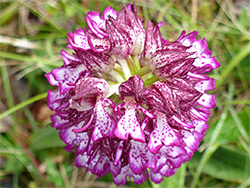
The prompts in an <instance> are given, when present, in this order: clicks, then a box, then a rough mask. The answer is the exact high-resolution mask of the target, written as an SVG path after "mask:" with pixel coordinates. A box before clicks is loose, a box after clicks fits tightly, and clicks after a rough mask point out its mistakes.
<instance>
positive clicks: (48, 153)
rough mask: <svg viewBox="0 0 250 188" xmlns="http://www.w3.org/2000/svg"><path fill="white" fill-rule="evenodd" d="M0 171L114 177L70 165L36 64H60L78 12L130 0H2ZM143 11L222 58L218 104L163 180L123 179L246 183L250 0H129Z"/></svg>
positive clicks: (79, 22)
mask: <svg viewBox="0 0 250 188" xmlns="http://www.w3.org/2000/svg"><path fill="white" fill-rule="evenodd" d="M0 3H1V5H0V24H1V30H0V47H1V52H0V96H1V98H0V99H1V100H0V113H1V114H0V131H1V135H0V181H1V186H2V187H30V188H36V187H53V186H54V187H115V185H114V184H113V183H112V176H111V174H108V175H107V176H105V177H102V178H100V179H99V180H96V177H95V176H93V175H91V174H90V173H88V172H85V171H84V169H77V168H75V167H74V154H72V153H67V152H65V151H64V149H63V146H64V143H63V142H62V141H61V140H60V139H59V136H58V131H56V130H55V129H53V128H50V119H49V117H50V115H51V114H52V112H51V111H50V110H49V109H48V108H47V105H46V99H45V97H46V91H47V90H48V89H52V87H51V86H50V85H49V84H48V82H47V80H46V79H45V78H44V76H43V75H44V74H45V73H47V72H49V71H51V70H52V69H53V68H55V67H59V66H60V65H61V64H62V60H61V58H60V50H61V49H65V47H66V45H67V36H66V33H67V32H69V31H73V30H75V29H78V28H80V27H83V26H86V22H85V19H84V17H85V15H86V14H87V12H88V11H91V10H94V11H99V12H103V10H104V9H105V8H106V7H107V6H112V7H113V8H114V9H116V10H118V11H119V10H121V8H122V6H123V5H122V4H123V3H125V4H126V3H133V1H119V0H118V1H117V0H116V1H110V0H107V1H98V0H94V1H84V0H82V1H81V0H77V1H71V0H54V1H52V0H44V1H35V0H17V1H16V0H1V1H0ZM135 3H136V5H137V6H138V10H139V13H140V15H141V16H142V17H143V19H144V20H145V23H146V21H147V20H148V19H150V20H153V22H161V21H162V22H163V23H164V24H163V26H162V28H161V32H162V35H163V37H166V38H168V39H170V40H175V39H177V37H178V35H179V34H180V32H181V31H182V30H186V31H187V32H191V31H193V30H197V31H198V32H199V36H202V37H205V38H206V39H207V42H208V45H209V48H210V49H211V51H212V52H213V55H214V56H215V57H216V58H217V60H218V61H219V62H220V63H221V67H220V69H218V70H214V72H213V73H212V75H211V76H212V77H214V78H215V79H216V87H217V89H216V91H215V94H216V99H217V107H216V109H214V110H213V112H212V116H211V118H210V122H209V125H210V129H209V130H208V132H207V134H206V136H205V138H204V140H203V142H202V144H201V146H200V149H199V151H197V152H196V153H195V154H194V157H193V158H192V159H191V161H190V162H188V163H186V164H184V165H183V166H182V167H181V168H180V169H179V170H178V172H177V174H176V175H174V176H172V177H170V178H166V179H165V180H164V181H163V182H162V183H161V184H154V183H152V182H150V181H147V182H145V183H144V184H142V185H140V186H136V185H135V184H133V183H127V184H126V185H125V186H121V187H153V188H165V187H191V188H194V187H240V188H244V187H250V106H249V105H250V99H249V96H250V89H249V88H250V87H249V86H250V43H249V39H250V22H249V20H250V19H249V16H250V15H249V12H250V4H249V1H248V0H234V1H232V0H217V1H216V0H212V1H209V0H204V1H198V0H192V1H187V0H176V1H173V0H170V1H165V0H157V1H153V0H136V1H135Z"/></svg>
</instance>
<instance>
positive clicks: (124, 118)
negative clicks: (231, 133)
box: [45, 5, 220, 185]
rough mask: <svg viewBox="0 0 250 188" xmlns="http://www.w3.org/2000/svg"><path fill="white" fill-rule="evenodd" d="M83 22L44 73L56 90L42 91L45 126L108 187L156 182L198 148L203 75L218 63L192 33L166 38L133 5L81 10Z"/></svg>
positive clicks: (205, 111)
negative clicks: (107, 179)
mask: <svg viewBox="0 0 250 188" xmlns="http://www.w3.org/2000/svg"><path fill="white" fill-rule="evenodd" d="M86 22H87V24H88V28H84V29H78V30H76V31H75V32H70V33H68V42H69V45H68V46H67V47H68V48H69V49H72V50H73V51H74V52H73V54H72V55H70V54H68V53H67V52H66V51H64V50H62V52H61V53H62V59H63V61H64V64H63V66H62V67H60V68H56V69H54V70H52V71H51V72H50V73H48V74H46V75H45V76H46V77H47V79H48V81H49V83H50V84H51V85H53V86H56V87H57V90H56V91H51V90H49V91H48V106H49V108H50V109H51V110H53V111H55V114H54V115H52V117H51V120H52V127H55V128H56V129H58V130H60V138H61V139H62V140H63V141H64V142H65V143H66V144H67V146H66V147H65V149H66V150H67V151H72V150H74V151H75V155H76V158H75V165H76V166H77V167H85V168H86V169H87V170H89V171H91V172H92V173H93V174H95V175H97V176H98V177H101V176H104V175H105V174H107V173H108V172H111V173H112V175H113V181H114V182H115V184H116V185H121V184H125V183H126V182H127V177H129V179H130V180H131V178H132V180H133V182H134V183H136V184H141V183H143V182H144V181H145V180H146V179H147V178H148V177H150V178H151V180H152V181H153V182H155V183H159V182H161V181H162V180H163V176H165V177H169V176H171V175H173V174H174V173H175V172H176V170H177V169H178V168H179V167H180V166H181V164H182V163H184V162H186V161H188V160H190V158H191V157H192V155H193V153H194V152H195V151H196V150H197V149H198V146H199V144H200V142H201V140H202V139H203V137H204V134H205V132H206V130H207V129H208V125H207V121H208V118H209V115H210V112H209V109H211V108H214V107H215V105H216V104H215V97H214V95H210V94H207V93H206V91H208V90H214V89H215V86H214V79H213V78H210V77H208V76H207V75H206V73H207V72H209V71H211V70H213V69H216V68H218V67H219V66H220V64H219V63H218V62H217V60H216V59H215V58H214V57H211V51H210V50H209V49H208V46H207V43H206V39H203V40H199V39H197V38H196V35H197V32H196V31H194V32H192V33H189V34H186V32H185V31H183V32H182V33H181V35H180V37H179V38H178V39H177V40H176V41H174V42H170V41H168V40H166V39H163V38H162V37H161V33H160V31H159V28H160V27H161V23H159V24H157V25H154V24H153V23H152V22H150V21H149V22H148V23H147V24H144V22H143V20H142V19H141V18H140V16H139V15H138V12H137V9H136V7H135V5H133V6H131V5H128V6H124V8H123V9H122V10H121V12H120V13H119V14H118V13H117V12H116V11H115V10H113V9H112V7H108V8H106V9H105V11H104V13H103V14H102V15H100V13H99V12H93V11H92V12H89V13H88V14H87V16H86ZM144 25H147V26H146V29H145V28H144Z"/></svg>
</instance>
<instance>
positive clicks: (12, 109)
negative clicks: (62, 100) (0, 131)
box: [0, 92, 47, 120]
mask: <svg viewBox="0 0 250 188" xmlns="http://www.w3.org/2000/svg"><path fill="white" fill-rule="evenodd" d="M46 96H47V92H46V93H41V94H39V95H36V96H34V97H32V98H30V99H28V100H26V101H23V102H21V103H19V104H18V105H16V106H13V107H11V108H10V109H8V110H6V111H5V112H3V113H1V114H0V120H1V119H3V118H4V117H6V116H8V115H10V114H12V113H13V112H16V111H18V110H20V109H22V108H23V107H25V106H28V105H29V104H32V103H34V102H36V101H39V100H41V99H43V98H45V97H46Z"/></svg>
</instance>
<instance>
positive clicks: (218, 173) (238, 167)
mask: <svg viewBox="0 0 250 188" xmlns="http://www.w3.org/2000/svg"><path fill="white" fill-rule="evenodd" d="M201 157H202V154H201V153H198V152H196V153H195V154H194V156H193V158H192V159H191V160H190V164H191V166H193V167H197V165H198V164H199V161H200V160H201ZM249 167H250V159H249V156H248V154H247V153H245V152H241V151H239V150H235V149H233V148H231V147H225V146H221V147H219V148H218V149H217V150H216V151H215V152H214V154H213V155H212V156H211V158H210V160H209V161H208V162H207V163H206V164H205V166H204V167H203V169H202V172H203V173H205V174H208V175H210V176H213V177H215V178H218V179H223V180H225V181H230V182H238V183H242V182H244V181H245V180H247V178H248V177H250V168H249Z"/></svg>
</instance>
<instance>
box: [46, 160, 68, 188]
mask: <svg viewBox="0 0 250 188" xmlns="http://www.w3.org/2000/svg"><path fill="white" fill-rule="evenodd" d="M45 164H46V166H47V173H48V179H49V180H50V182H52V183H53V184H54V185H56V187H63V185H64V183H63V178H62V176H61V174H60V171H59V169H58V168H57V166H56V164H55V163H54V162H53V161H52V160H51V159H50V158H47V159H46V161H45Z"/></svg>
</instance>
